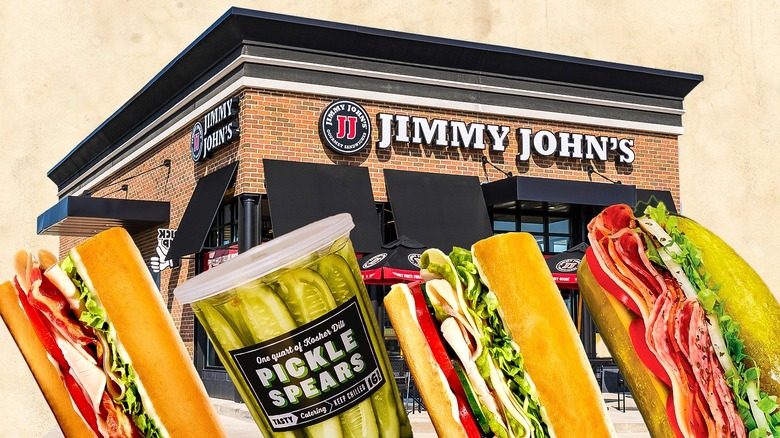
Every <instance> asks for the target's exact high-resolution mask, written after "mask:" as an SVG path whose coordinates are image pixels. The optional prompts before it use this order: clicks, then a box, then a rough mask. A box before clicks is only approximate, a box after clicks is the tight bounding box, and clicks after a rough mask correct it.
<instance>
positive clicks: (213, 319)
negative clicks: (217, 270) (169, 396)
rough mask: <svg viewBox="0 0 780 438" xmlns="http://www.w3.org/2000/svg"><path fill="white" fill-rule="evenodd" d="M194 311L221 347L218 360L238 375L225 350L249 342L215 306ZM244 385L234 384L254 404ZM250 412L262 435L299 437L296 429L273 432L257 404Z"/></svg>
mask: <svg viewBox="0 0 780 438" xmlns="http://www.w3.org/2000/svg"><path fill="white" fill-rule="evenodd" d="M195 311H196V312H200V313H202V314H203V318H201V321H206V322H207V325H204V328H205V329H206V330H207V331H208V332H209V335H210V336H212V337H213V338H214V339H216V341H217V342H218V343H219V346H220V347H221V348H217V349H216V351H217V355H218V356H219V360H221V361H222V363H223V364H224V365H225V367H228V368H229V369H230V370H231V374H232V375H236V376H238V375H239V373H238V370H236V368H235V366H234V364H233V358H232V357H230V356H229V355H228V354H226V353H225V352H227V351H232V350H237V349H239V348H242V347H244V346H246V345H250V344H251V343H250V342H244V341H242V340H241V338H240V337H239V336H238V335H237V334H236V332H235V331H233V328H232V327H231V326H230V324H228V322H227V320H226V319H225V318H224V317H223V316H222V314H220V313H219V312H218V311H217V310H216V309H215V308H213V307H211V306H209V305H208V304H205V305H196V309H195ZM244 386H245V385H243V384H240V383H239V384H236V389H237V390H238V392H239V393H240V394H241V398H242V399H244V400H245V401H246V402H247V403H252V404H253V405H256V403H257V402H256V401H254V398H252V397H251V396H250V395H249V394H248V393H247V391H246V389H245V387H244ZM250 412H251V413H252V417H253V418H254V419H255V423H256V424H257V427H258V428H259V429H260V432H262V433H263V435H264V436H267V437H272V438H300V436H301V434H300V433H299V432H296V431H291V432H273V431H272V429H271V427H270V425H269V424H268V423H267V421H266V419H265V418H264V417H263V416H261V415H257V414H256V413H258V412H260V407H259V406H253V409H251V410H250Z"/></svg>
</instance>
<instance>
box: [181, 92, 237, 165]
mask: <svg viewBox="0 0 780 438" xmlns="http://www.w3.org/2000/svg"><path fill="white" fill-rule="evenodd" d="M236 140H238V97H231V98H230V99H228V100H226V101H224V102H222V103H221V104H219V105H218V106H217V107H216V108H214V109H212V110H211V111H209V112H207V113H206V115H205V116H203V118H202V119H200V120H198V121H197V122H195V124H194V125H193V126H192V136H191V137H190V153H191V154H192V160H193V161H196V162H197V161H204V160H206V159H208V158H209V157H211V155H212V154H213V153H214V151H215V150H217V149H219V148H221V147H222V146H225V145H227V144H230V143H232V142H234V141H236Z"/></svg>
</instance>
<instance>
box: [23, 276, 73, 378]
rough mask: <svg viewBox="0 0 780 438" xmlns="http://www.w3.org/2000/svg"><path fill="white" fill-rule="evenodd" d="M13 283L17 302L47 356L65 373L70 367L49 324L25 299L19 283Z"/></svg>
mask: <svg viewBox="0 0 780 438" xmlns="http://www.w3.org/2000/svg"><path fill="white" fill-rule="evenodd" d="M14 284H15V286H16V292H17V293H18V294H19V303H21V305H22V309H23V310H24V313H25V314H27V320H28V321H30V325H31V326H32V328H33V331H34V332H35V335H36V336H37V337H38V339H39V340H40V341H41V344H43V348H44V349H46V352H47V353H49V356H51V357H52V358H53V359H54V361H55V362H57V364H58V365H59V366H60V369H62V372H63V373H66V372H67V371H68V370H69V369H70V365H68V362H67V361H66V360H65V356H64V355H63V354H62V350H60V346H59V345H57V341H56V340H55V339H54V335H52V333H51V331H50V330H49V326H48V325H47V324H46V323H45V322H44V320H43V318H42V317H41V315H40V313H39V312H38V310H36V309H35V308H33V306H32V305H31V304H30V301H29V300H28V299H27V294H26V293H25V292H24V291H23V290H22V287H21V286H20V285H19V281H17V280H16V279H14Z"/></svg>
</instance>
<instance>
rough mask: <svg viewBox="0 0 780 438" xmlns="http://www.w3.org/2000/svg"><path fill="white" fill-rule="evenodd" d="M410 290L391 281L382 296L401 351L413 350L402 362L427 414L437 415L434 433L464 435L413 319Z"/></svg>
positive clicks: (456, 437)
mask: <svg viewBox="0 0 780 438" xmlns="http://www.w3.org/2000/svg"><path fill="white" fill-rule="evenodd" d="M410 294H411V292H410V291H409V288H408V287H407V286H406V285H405V284H397V285H394V286H393V287H392V289H391V290H390V293H388V294H387V296H386V297H385V300H384V305H385V309H386V310H387V315H388V316H389V317H390V322H391V323H392V324H393V327H395V328H396V329H395V331H396V335H397V336H398V342H399V343H400V344H401V348H402V349H403V351H413V352H415V354H414V359H412V358H407V361H406V362H407V364H408V366H409V370H410V372H411V373H412V375H413V376H414V379H415V383H416V385H417V388H418V389H419V391H420V396H421V397H422V399H423V402H424V403H425V407H426V409H427V410H428V414H429V415H430V416H431V418H436V419H437V421H434V422H433V426H434V428H435V429H436V433H437V434H438V435H439V436H441V437H453V438H466V433H465V431H464V430H463V426H462V425H461V424H460V421H459V420H458V418H457V416H456V414H457V409H458V408H457V405H456V404H454V403H457V402H455V401H454V400H453V394H452V391H451V390H450V389H449V387H448V386H447V385H446V383H442V380H443V379H444V377H443V376H442V375H441V369H440V368H439V365H438V364H437V363H436V360H435V359H434V358H433V353H432V352H431V349H430V347H429V346H428V342H427V341H426V339H425V335H423V332H422V330H420V326H419V325H417V324H415V323H414V321H416V320H417V317H416V316H415V315H414V313H413V309H414V305H413V303H410V301H409V300H410V299H411V297H410Z"/></svg>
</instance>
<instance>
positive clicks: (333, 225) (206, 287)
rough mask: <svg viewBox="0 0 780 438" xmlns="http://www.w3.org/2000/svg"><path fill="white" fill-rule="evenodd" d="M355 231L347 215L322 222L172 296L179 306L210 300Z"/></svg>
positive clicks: (248, 254) (246, 254)
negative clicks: (180, 304)
mask: <svg viewBox="0 0 780 438" xmlns="http://www.w3.org/2000/svg"><path fill="white" fill-rule="evenodd" d="M354 227H355V224H354V223H353V222H352V216H351V215H350V214H349V213H341V214H337V215H335V216H331V217H328V218H325V219H321V220H319V221H317V222H314V223H311V224H309V225H306V226H304V227H301V228H298V229H297V230H295V231H291V232H289V233H287V234H285V235H283V236H281V237H278V238H276V239H273V240H271V241H270V242H268V243H264V244H262V245H259V246H256V247H254V248H252V249H250V250H248V251H246V252H244V253H242V254H239V255H238V256H236V257H234V258H232V259H230V260H228V261H226V262H225V263H222V264H220V265H218V266H215V267H213V268H211V269H209V270H208V271H206V272H204V273H202V274H199V275H196V276H195V277H193V278H191V279H189V280H187V281H185V282H184V283H183V284H181V285H179V286H178V287H177V288H176V289H175V290H174V291H173V294H174V295H175V296H176V298H177V299H178V300H179V302H180V303H182V304H189V303H193V302H195V301H200V300H204V299H206V298H210V297H213V296H215V295H218V294H220V293H222V292H225V291H227V290H230V289H233V288H234V287H237V286H241V285H242V284H245V283H247V282H250V281H252V280H255V279H258V278H261V277H263V276H265V275H267V274H270V273H272V272H274V271H276V270H278V269H280V268H284V267H286V266H290V265H291V264H293V263H295V262H296V261H298V260H300V259H302V258H304V257H306V256H308V255H310V254H312V253H314V252H317V251H319V250H321V249H323V248H330V246H331V245H332V244H333V243H334V242H335V241H336V240H337V239H339V238H341V237H345V236H349V232H350V231H351V230H352V228H354Z"/></svg>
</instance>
